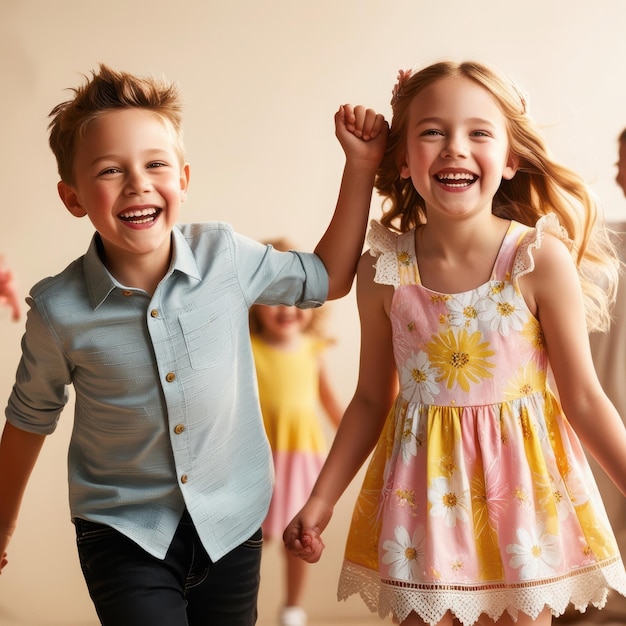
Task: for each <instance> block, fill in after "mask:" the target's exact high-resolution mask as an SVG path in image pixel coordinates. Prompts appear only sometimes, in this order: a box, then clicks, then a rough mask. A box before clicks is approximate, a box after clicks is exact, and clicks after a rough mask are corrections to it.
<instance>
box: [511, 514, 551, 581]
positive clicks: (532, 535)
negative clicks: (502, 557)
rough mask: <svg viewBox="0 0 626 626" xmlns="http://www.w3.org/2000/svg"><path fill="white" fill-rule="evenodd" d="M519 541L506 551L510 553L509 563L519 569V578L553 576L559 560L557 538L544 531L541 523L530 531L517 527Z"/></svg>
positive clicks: (534, 578)
mask: <svg viewBox="0 0 626 626" xmlns="http://www.w3.org/2000/svg"><path fill="white" fill-rule="evenodd" d="M515 534H516V536H517V540H518V541H519V543H512V544H509V545H508V546H507V547H506V551H507V552H508V553H509V554H512V555H513V556H512V557H511V560H510V561H509V565H510V566H511V567H512V568H514V569H519V576H520V579H521V580H537V579H539V578H545V577H549V576H553V575H554V573H555V568H556V566H557V565H558V564H559V563H560V561H561V556H560V550H559V545H558V539H557V537H556V536H555V535H551V534H550V533H548V532H546V530H545V527H544V525H543V524H539V526H538V527H537V528H533V529H531V530H530V531H528V530H526V529H525V528H518V529H517V531H516V533H515Z"/></svg>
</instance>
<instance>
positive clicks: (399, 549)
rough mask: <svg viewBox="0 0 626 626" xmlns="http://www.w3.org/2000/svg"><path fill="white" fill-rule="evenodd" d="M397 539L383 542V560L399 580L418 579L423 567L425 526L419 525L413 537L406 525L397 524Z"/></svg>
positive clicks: (392, 575) (390, 572) (391, 573)
mask: <svg viewBox="0 0 626 626" xmlns="http://www.w3.org/2000/svg"><path fill="white" fill-rule="evenodd" d="M393 534H394V536H395V538H396V540H395V541H392V540H391V539H387V540H385V542H384V543H383V550H384V551H385V554H384V555H383V558H382V562H383V563H385V564H387V565H389V566H390V567H389V575H390V576H391V577H392V578H397V579H398V580H417V579H418V577H419V573H420V571H421V570H422V569H423V558H424V549H423V547H422V546H423V543H424V527H423V526H418V527H417V528H416V529H415V530H414V531H413V537H410V536H409V531H408V530H407V529H406V528H405V527H404V526H396V528H395V530H394V532H393Z"/></svg>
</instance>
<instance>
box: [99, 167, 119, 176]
mask: <svg viewBox="0 0 626 626" xmlns="http://www.w3.org/2000/svg"><path fill="white" fill-rule="evenodd" d="M120 171H121V170H120V169H119V168H118V167H107V168H106V169H104V170H102V171H101V172H100V173H99V176H106V175H107V174H119V172H120Z"/></svg>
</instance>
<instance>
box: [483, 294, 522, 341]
mask: <svg viewBox="0 0 626 626" xmlns="http://www.w3.org/2000/svg"><path fill="white" fill-rule="evenodd" d="M476 309H477V311H478V319H480V320H484V321H487V322H489V325H490V328H491V330H497V331H498V332H499V333H500V334H502V335H508V334H509V331H510V330H516V331H518V330H521V329H522V328H523V327H524V322H525V321H526V317H527V315H528V311H527V310H526V309H525V308H523V307H522V306H521V303H520V299H519V297H518V296H517V294H516V292H515V287H513V285H505V286H504V288H503V289H502V290H500V291H495V292H494V293H492V294H491V296H490V297H489V298H483V299H481V300H480V301H479V302H477V303H476Z"/></svg>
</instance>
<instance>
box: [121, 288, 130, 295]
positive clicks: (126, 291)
mask: <svg viewBox="0 0 626 626" xmlns="http://www.w3.org/2000/svg"><path fill="white" fill-rule="evenodd" d="M122 293H123V294H124V295H125V296H132V295H133V292H132V291H130V290H129V289H124V291H122Z"/></svg>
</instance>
